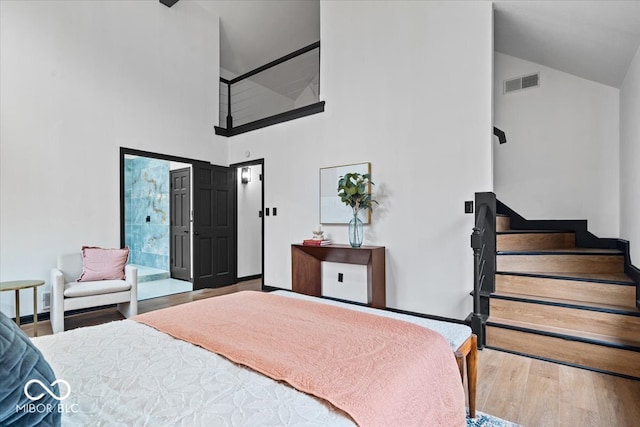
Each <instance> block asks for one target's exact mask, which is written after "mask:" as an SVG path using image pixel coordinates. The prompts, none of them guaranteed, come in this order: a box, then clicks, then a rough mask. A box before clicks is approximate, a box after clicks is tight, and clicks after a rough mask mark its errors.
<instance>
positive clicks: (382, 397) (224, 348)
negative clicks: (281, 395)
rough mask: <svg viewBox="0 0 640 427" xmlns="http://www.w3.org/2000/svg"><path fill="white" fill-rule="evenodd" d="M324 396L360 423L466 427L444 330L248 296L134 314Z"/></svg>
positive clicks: (294, 301) (299, 302) (249, 293)
mask: <svg viewBox="0 0 640 427" xmlns="http://www.w3.org/2000/svg"><path fill="white" fill-rule="evenodd" d="M133 319H134V320H136V321H138V322H141V323H144V324H146V325H149V326H152V327H154V328H156V329H158V330H160V331H162V332H164V333H167V334H169V335H171V336H173V337H175V338H178V339H181V340H184V341H187V342H190V343H192V344H195V345H198V346H201V347H203V348H205V349H207V350H210V351H212V352H215V353H218V354H220V355H222V356H225V357H226V358H228V359H230V360H232V361H234V362H236V363H239V364H241V365H245V366H247V367H249V368H251V369H254V370H256V371H258V372H260V373H262V374H264V375H267V376H268V377H270V378H273V379H274V380H281V381H285V382H287V383H288V384H290V385H291V386H293V387H294V388H296V389H298V390H300V391H303V392H305V393H308V394H311V395H314V396H316V397H319V398H321V399H324V400H326V401H328V402H330V403H331V404H333V405H334V406H335V407H337V408H339V409H341V410H342V411H344V412H346V413H347V414H349V416H351V418H353V420H354V421H355V422H356V423H357V424H359V425H360V426H389V425H396V426H463V425H465V399H464V390H463V386H462V382H461V381H460V374H459V371H458V367H457V365H456V362H455V358H454V355H453V352H452V350H451V347H450V346H449V344H448V343H447V342H446V340H445V339H444V338H443V337H442V336H441V335H440V334H438V333H436V332H434V331H431V330H429V329H426V328H423V327H420V326H417V325H414V324H411V323H407V322H403V321H399V320H395V319H389V318H385V317H382V316H375V315H371V314H368V313H360V312H357V311H353V310H348V309H344V308H341V307H334V306H331V305H326V304H320V303H315V302H310V301H302V300H297V299H292V298H286V297H282V296H278V295H271V294H267V293H262V292H255V291H245V292H239V293H235V294H230V295H225V296H220V297H215V298H208V299H205V300H200V301H196V302H192V303H188V304H183V305H178V306H174V307H170V308H166V309H163V310H158V311H153V312H149V313H146V314H142V315H138V316H136V317H133Z"/></svg>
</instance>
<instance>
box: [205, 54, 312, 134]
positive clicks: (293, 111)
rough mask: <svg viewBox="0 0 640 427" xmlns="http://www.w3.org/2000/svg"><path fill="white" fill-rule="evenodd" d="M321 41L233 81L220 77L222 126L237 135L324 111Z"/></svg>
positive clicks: (223, 131) (220, 130) (219, 131)
mask: <svg viewBox="0 0 640 427" xmlns="http://www.w3.org/2000/svg"><path fill="white" fill-rule="evenodd" d="M319 95H320V42H316V43H313V44H311V45H309V46H307V47H304V48H302V49H300V50H297V51H295V52H293V53H291V54H289V55H286V56H283V57H282V58H279V59H277V60H275V61H273V62H270V63H268V64H266V65H263V66H262V67H259V68H256V69H255V70H253V71H250V72H248V73H245V74H242V75H240V76H237V77H235V78H233V79H230V80H229V79H224V78H220V117H219V123H220V126H217V127H216V134H218V135H223V136H233V135H237V134H240V133H244V132H248V131H251V130H255V129H260V128H262V127H266V126H271V125H273V124H276V123H281V122H284V121H287V120H292V119H296V118H298V117H304V116H308V115H310V114H315V113H319V112H322V111H324V102H320V101H319Z"/></svg>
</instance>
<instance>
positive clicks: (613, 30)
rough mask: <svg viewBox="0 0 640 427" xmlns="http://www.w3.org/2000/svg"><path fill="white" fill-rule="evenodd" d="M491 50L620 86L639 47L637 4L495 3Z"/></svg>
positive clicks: (502, 0) (639, 9)
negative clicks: (493, 46) (492, 46)
mask: <svg viewBox="0 0 640 427" xmlns="http://www.w3.org/2000/svg"><path fill="white" fill-rule="evenodd" d="M494 16H495V20H494V44H495V50H496V51H498V52H502V53H506V54H509V55H512V56H516V57H518V58H521V59H525V60H527V61H531V62H536V63H538V64H542V65H545V66H547V67H551V68H555V69H557V70H560V71H564V72H567V73H570V74H573V75H576V76H579V77H583V78H585V79H589V80H593V81H596V82H599V83H603V84H606V85H609V86H613V87H620V85H621V84H622V81H623V80H624V77H625V75H626V72H627V70H628V69H629V64H630V63H631V60H632V59H633V57H634V55H635V53H636V52H637V51H638V47H639V46H640V1H637V0H634V1H614V0H609V1H595V0H590V1H515V0H508V1H506V0H498V1H495V2H494Z"/></svg>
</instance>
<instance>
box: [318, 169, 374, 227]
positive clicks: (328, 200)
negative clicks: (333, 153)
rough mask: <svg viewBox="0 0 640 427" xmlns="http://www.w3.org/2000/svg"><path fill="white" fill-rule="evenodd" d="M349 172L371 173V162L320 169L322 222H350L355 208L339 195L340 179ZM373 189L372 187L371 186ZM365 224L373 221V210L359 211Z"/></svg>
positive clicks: (359, 215) (359, 216)
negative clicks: (343, 200)
mask: <svg viewBox="0 0 640 427" xmlns="http://www.w3.org/2000/svg"><path fill="white" fill-rule="evenodd" d="M348 173H359V174H365V173H368V174H371V163H369V162H367V163H356V164H352V165H344V166H332V167H328V168H321V169H320V224H348V223H349V220H350V219H351V218H353V210H352V209H351V208H350V207H349V206H347V205H345V204H344V203H342V201H341V200H340V197H338V179H339V178H340V177H341V176H344V175H346V174H348ZM369 191H371V188H369ZM358 218H360V219H361V220H362V222H363V223H364V224H370V223H371V211H370V210H368V209H365V210H361V211H360V212H358Z"/></svg>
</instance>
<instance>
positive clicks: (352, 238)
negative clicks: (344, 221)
mask: <svg viewBox="0 0 640 427" xmlns="http://www.w3.org/2000/svg"><path fill="white" fill-rule="evenodd" d="M363 233H364V230H363V228H362V220H361V219H360V218H358V215H354V216H353V218H351V220H350V221H349V243H350V244H351V247H352V248H359V247H360V246H362V237H363Z"/></svg>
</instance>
